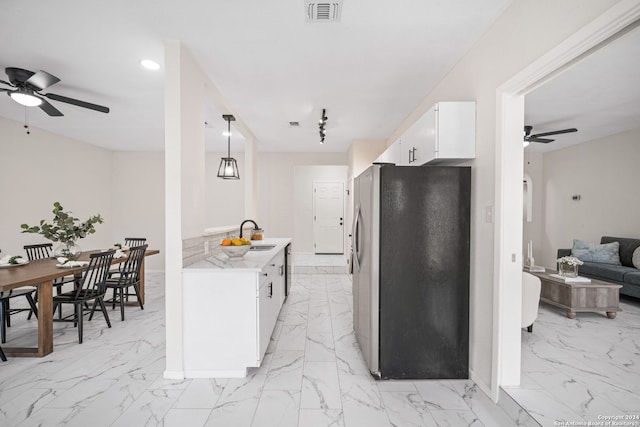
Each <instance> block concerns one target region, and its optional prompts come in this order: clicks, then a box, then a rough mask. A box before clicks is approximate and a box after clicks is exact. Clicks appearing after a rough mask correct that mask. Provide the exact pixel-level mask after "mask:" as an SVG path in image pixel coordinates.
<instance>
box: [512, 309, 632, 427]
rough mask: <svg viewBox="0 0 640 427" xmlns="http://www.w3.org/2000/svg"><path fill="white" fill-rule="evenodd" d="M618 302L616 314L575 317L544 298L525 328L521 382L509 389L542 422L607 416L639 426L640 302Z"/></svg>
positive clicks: (593, 420)
mask: <svg viewBox="0 0 640 427" xmlns="http://www.w3.org/2000/svg"><path fill="white" fill-rule="evenodd" d="M620 306H621V308H622V310H623V311H621V312H619V313H618V316H617V317H616V318H615V319H608V318H607V317H606V316H605V315H604V313H578V314H577V317H576V318H575V319H573V320H572V319H569V318H567V317H566V316H565V314H564V313H565V312H564V310H561V309H559V308H556V307H553V306H550V305H547V304H544V303H542V304H540V308H539V314H538V319H537V320H536V322H535V324H534V327H533V333H528V332H526V330H523V331H522V378H521V386H520V387H509V388H505V392H506V393H507V394H509V395H510V396H511V397H512V398H513V399H514V400H516V401H517V402H518V403H519V404H520V405H521V406H522V407H523V408H524V409H525V410H526V411H527V412H528V413H529V414H530V415H531V416H533V417H534V418H535V420H536V421H537V422H538V423H539V424H540V425H542V426H556V425H598V424H597V423H598V422H603V421H606V420H604V419H603V418H602V417H606V416H619V417H621V418H619V419H618V421H619V422H629V424H619V425H630V426H640V302H639V301H638V300H632V299H624V298H622V299H621V301H620ZM625 418H626V419H625ZM571 422H573V423H576V424H568V423H571ZM581 422H582V423H583V424H579V423H581ZM589 422H591V423H592V424H588V423H589ZM563 423H564V424H563ZM593 423H596V424H593ZM603 425H606V424H603Z"/></svg>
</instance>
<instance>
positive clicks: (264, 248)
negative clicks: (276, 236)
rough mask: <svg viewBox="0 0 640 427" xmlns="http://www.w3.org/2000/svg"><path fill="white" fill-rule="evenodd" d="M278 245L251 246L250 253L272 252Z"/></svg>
mask: <svg viewBox="0 0 640 427" xmlns="http://www.w3.org/2000/svg"><path fill="white" fill-rule="evenodd" d="M275 247H276V245H251V247H250V248H249V250H250V251H270V250H271V249H273V248H275Z"/></svg>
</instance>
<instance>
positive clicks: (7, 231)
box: [0, 118, 116, 255]
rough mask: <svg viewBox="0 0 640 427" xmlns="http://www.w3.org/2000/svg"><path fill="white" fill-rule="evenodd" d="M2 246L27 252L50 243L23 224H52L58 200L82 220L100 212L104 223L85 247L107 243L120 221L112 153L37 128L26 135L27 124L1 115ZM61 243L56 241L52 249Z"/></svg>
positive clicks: (4, 250) (5, 251) (12, 251)
mask: <svg viewBox="0 0 640 427" xmlns="http://www.w3.org/2000/svg"><path fill="white" fill-rule="evenodd" d="M0 135H2V141H1V142H0V186H1V188H2V201H1V202H0V203H1V207H0V249H2V253H3V254H5V255H6V254H12V255H17V254H23V255H24V250H23V249H22V247H23V246H24V245H28V244H35V243H46V242H48V240H46V239H45V238H44V237H42V236H40V235H39V234H22V233H21V229H20V224H23V223H27V224H29V225H37V224H38V223H39V222H40V220H41V219H44V220H46V221H47V222H51V220H52V219H53V214H52V212H51V211H52V210H53V203H54V202H60V203H61V204H62V206H63V207H64V209H65V211H71V212H72V213H73V215H74V216H76V217H77V218H79V219H80V220H85V219H86V218H88V217H90V216H92V215H95V214H100V215H102V217H103V218H104V219H105V222H104V223H103V224H96V226H95V227H96V232H95V234H92V235H90V236H88V237H87V238H85V239H82V240H81V241H80V242H79V245H80V247H81V248H82V249H96V248H102V247H109V246H111V245H112V244H113V232H114V230H115V226H116V224H115V223H114V220H113V209H112V206H111V194H112V189H111V175H112V170H111V167H112V157H113V154H112V153H111V152H110V151H107V150H103V149H101V148H97V147H94V146H91V145H88V144H85V143H82V142H79V141H74V140H71V139H68V138H63V137H61V136H58V135H54V134H52V133H49V132H45V131H43V130H40V129H38V128H34V127H32V128H31V134H30V135H27V134H26V132H25V129H24V128H23V124H22V123H20V122H17V121H13V120H8V119H4V118H0ZM55 246H57V244H56V243H54V247H55Z"/></svg>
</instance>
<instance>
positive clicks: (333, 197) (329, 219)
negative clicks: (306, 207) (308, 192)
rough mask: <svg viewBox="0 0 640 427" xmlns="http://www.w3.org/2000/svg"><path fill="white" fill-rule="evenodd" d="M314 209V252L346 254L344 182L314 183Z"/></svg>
mask: <svg viewBox="0 0 640 427" xmlns="http://www.w3.org/2000/svg"><path fill="white" fill-rule="evenodd" d="M313 207H314V209H313V210H314V212H313V219H314V221H313V224H314V225H313V242H314V244H313V246H314V248H315V250H314V252H315V253H317V254H342V253H344V182H337V181H334V182H319V181H317V182H314V183H313Z"/></svg>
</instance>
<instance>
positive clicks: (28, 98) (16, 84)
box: [0, 67, 109, 117]
mask: <svg viewBox="0 0 640 427" xmlns="http://www.w3.org/2000/svg"><path fill="white" fill-rule="evenodd" d="M5 72H6V73H7V76H8V77H9V81H8V82H7V81H4V80H0V83H1V84H4V85H7V86H10V87H11V88H9V89H8V88H2V87H0V92H7V94H8V95H9V96H10V97H11V99H13V100H14V101H16V102H17V103H19V104H20V105H23V106H25V107H40V109H41V110H42V111H44V112H45V113H47V114H48V115H49V116H56V117H57V116H63V115H64V114H62V112H61V111H60V110H58V109H57V108H56V107H54V106H53V105H52V104H50V103H49V102H47V101H46V100H45V99H44V98H48V99H52V100H54V101H58V102H64V103H67V104H71V105H75V106H77V107H82V108H88V109H89V110H94V111H99V112H101V113H108V112H109V108H108V107H104V106H102V105H97V104H92V103H90V102H86V101H81V100H79V99H74V98H69V97H66V96H62V95H56V94H55V93H41V91H42V90H44V89H46V88H48V87H49V86H52V85H54V84H56V83H58V82H59V81H60V79H59V78H57V77H56V76H54V75H52V74H49V73H47V72H46V71H43V70H40V71H38V72H37V73H34V72H33V71H29V70H25V69H22V68H16V67H7V68H5Z"/></svg>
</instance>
